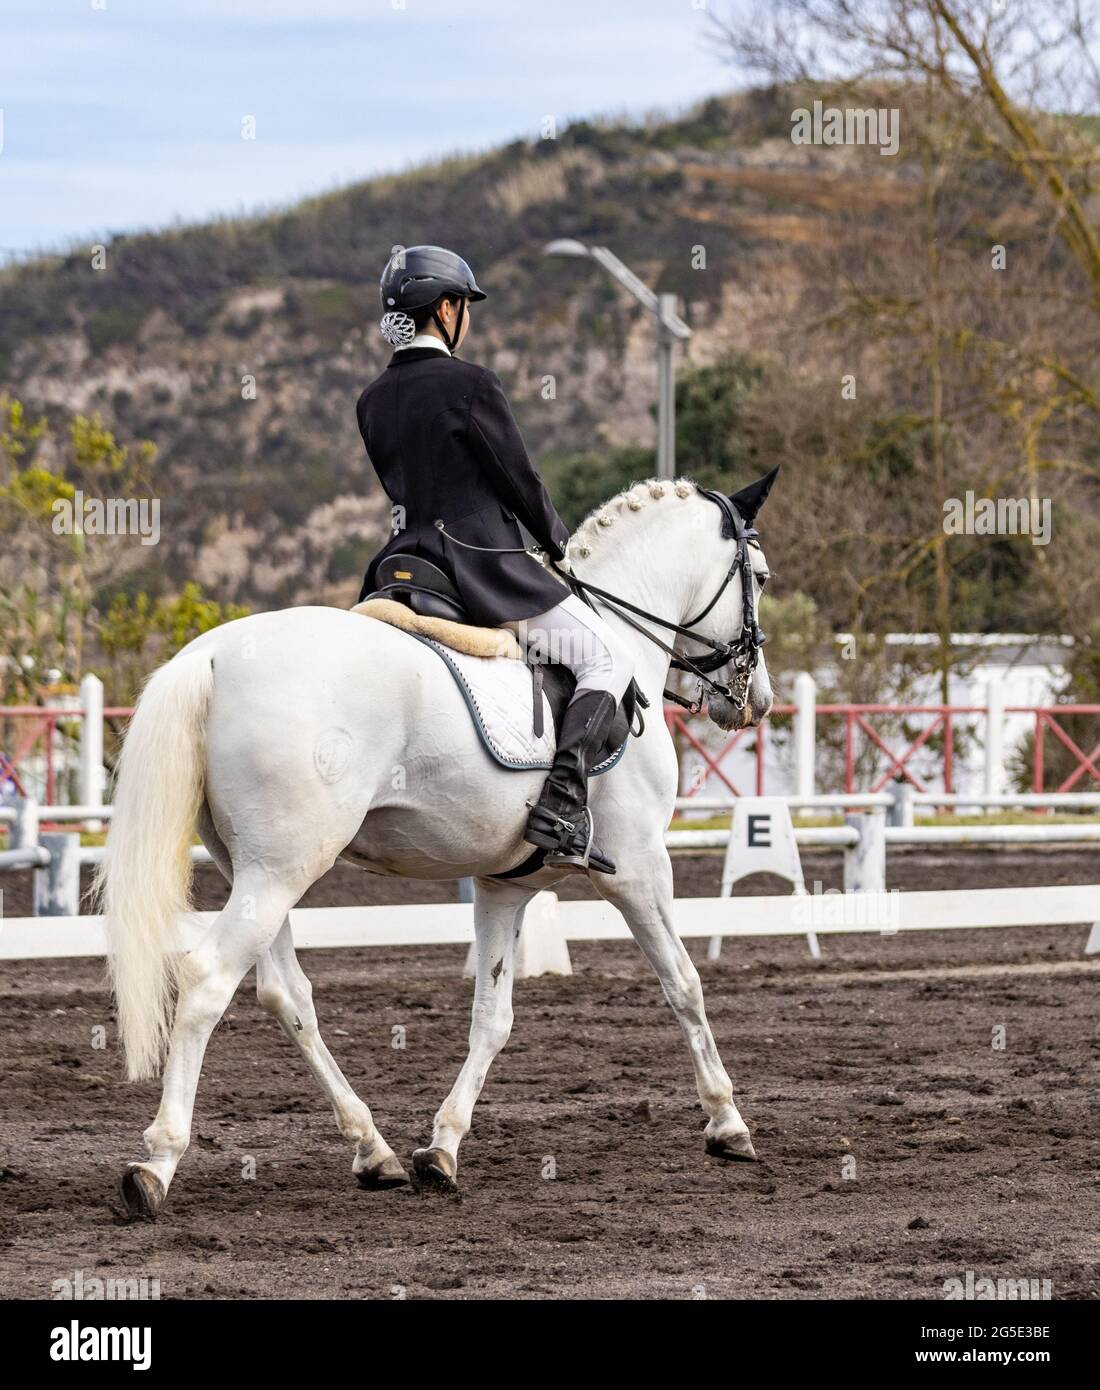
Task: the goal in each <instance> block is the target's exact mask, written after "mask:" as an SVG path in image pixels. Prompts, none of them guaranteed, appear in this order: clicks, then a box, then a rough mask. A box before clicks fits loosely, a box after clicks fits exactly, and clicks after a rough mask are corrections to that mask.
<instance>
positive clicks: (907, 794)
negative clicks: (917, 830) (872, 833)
mask: <svg viewBox="0 0 1100 1390" xmlns="http://www.w3.org/2000/svg"><path fill="white" fill-rule="evenodd" d="M886 794H887V796H889V797H891V798H892V800H893V805H892V806H891V807H890V809H889V813H888V815H887V818H886V824H887V825H902V826H905V827H906V828H908V827H910V826H911V825H912V824H913V795H914V788H913V784H912V783H911V782H891V784H890V786H889V787H888V788H887V791H886Z"/></svg>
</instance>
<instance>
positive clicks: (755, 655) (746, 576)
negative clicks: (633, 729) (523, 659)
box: [435, 487, 768, 714]
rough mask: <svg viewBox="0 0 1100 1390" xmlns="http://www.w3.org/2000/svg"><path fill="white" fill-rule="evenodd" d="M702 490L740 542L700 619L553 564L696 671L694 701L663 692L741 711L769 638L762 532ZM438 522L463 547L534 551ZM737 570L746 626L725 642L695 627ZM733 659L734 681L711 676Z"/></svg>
mask: <svg viewBox="0 0 1100 1390" xmlns="http://www.w3.org/2000/svg"><path fill="white" fill-rule="evenodd" d="M696 491H697V492H698V494H699V496H700V497H706V498H707V499H708V501H711V502H713V503H714V505H715V506H716V507H717V508H718V510H719V511H720V512H721V513H722V516H723V517H724V518H725V520H726V525H727V526H728V527H729V530H730V531H731V533H732V535H733V539H734V540H735V541H736V542H737V548H736V550H735V551H734V555H733V560H732V562H731V564H730V567H729V569H728V570H727V571H726V577H725V578H724V579H723V580H722V582H721V584H719V586H718V588H717V589H716V590H715V593H714V596H713V598H712V599H711V601H710V602H709V603H708V604H707V606H706V607H705V608H704V609H702V610H701V611H700V612H699V613H696V615H695V617H694V618H689V619H688V621H687V622H686V623H674V622H672V620H671V619H670V618H661V617H658V615H657V614H656V613H650V612H649V611H648V610H647V609H645V608H639V607H638V606H637V605H636V604H633V603H630V602H629V600H627V599H625V598H620V597H619V595H618V594H611V593H608V591H607V590H606V589H601V588H598V587H597V586H596V585H595V584H590V583H589V582H588V581H587V580H585V579H580V578H578V576H577V575H575V574H572V573H571V572H570V571H568V570H563V569H559V568H558V566H557V564H555V563H553V562H551V564H550V569H551V570H552V571H553V572H554V574H556V575H557V576H558V578H559V579H562V580H564V581H565V583H566V584H568V585H569V587H570V589H571V590H572V591H573V593H575V594H576V595H577V596H578V598H581V599H583V600H584V601H585V603H587V604H588V606H589V608H592V609H595V607H596V605H595V604H594V603H593V602H592V599H591V598H590V597H589V595H590V594H591V595H595V597H596V598H598V599H600V600H601V602H602V603H603V604H604V606H605V607H607V608H610V609H611V611H612V612H613V613H614V614H616V616H617V617H620V618H622V620H623V622H624V623H628V624H629V625H630V626H631V627H632V628H634V629H635V630H636V631H638V632H640V633H641V634H642V636H643V637H644V638H646V640H647V641H649V642H652V643H653V644H654V645H655V646H658V647H660V648H661V650H662V651H663V652H667V653H668V655H669V656H670V657H671V658H672V660H671V662H670V663H669V664H670V665H671V666H672V667H674V668H675V669H676V670H677V671H690V672H691V674H692V675H693V676H695V677H696V678H697V680H698V682H699V689H698V693H697V695H696V698H695V699H694V700H685V699H684V697H683V696H682V695H680V694H678V693H677V692H676V691H675V690H666V691H664V692H663V693H664V696H665V699H666V700H672V701H674V702H675V703H676V704H678V705H682V706H683V707H684V709H686V710H688V711H689V712H690V713H691V714H698V712H699V711H700V710H701V709H702V707H703V693H704V691H705V692H706V694H708V695H719V696H721V697H722V699H724V700H728V701H729V702H730V704H731V705H732V706H733V707H734V709H735V710H736V711H738V713H740V712H741V711H742V710H743V709H744V708H745V705H746V703H747V702H748V698H749V683H750V681H751V680H752V674H753V672H754V671H755V670H756V667H757V664H758V663H759V661H760V648H761V647H762V646H763V645H764V643H765V642H766V641H767V640H768V639H767V638H766V637H765V635H764V633H763V632H761V630H760V624H759V623H758V622H757V620H756V594H755V592H754V590H753V572H752V556H751V555H750V553H749V547H750V546H756V548H757V549H759V546H758V544H757V537H758V535H759V532H758V531H757V530H756V527H755V526H749V525H748V524H747V523H746V522H745V520H744V518H743V517H742V516H741V513H740V512H739V511H738V510H737V508H736V507H735V506H734V504H733V502H732V501H731V499H730V498H728V497H727V496H726V494H725V493H724V492H718V491H716V490H714V489H712V488H705V487H697V488H696ZM435 524H436V527H437V529H438V530H439V531H440V532H441V533H442V534H443V535H444V536H445V537H446V539H447V540H449V541H453V542H454V543H455V544H456V545H460V546H462V547H463V549H464V550H482V551H486V552H490V553H492V554H496V555H511V554H517V555H523V554H527V553H528V551H527V548H526V546H495V545H471V544H470V543H469V542H468V541H460V540H459V539H458V537H457V536H452V535H451V534H450V533H449V532H448V531H447V530H446V529H445V528H444V525H443V522H442V521H437V522H436V523H435ZM737 573H740V575H741V631H740V632H739V633H738V635H737V636H736V637H735V638H734V639H733V641H732V642H719V641H717V640H716V639H715V638H713V637H706V636H704V635H703V633H701V632H694V631H693V630H692V629H693V628H694V627H695V624H696V623H701V622H702V621H703V619H704V618H705V617H706V616H707V614H708V613H710V612H711V610H712V609H713V608H714V606H715V604H716V603H718V601H719V600H720V599H721V597H722V595H723V594H724V593H725V592H726V590H727V589H728V588H729V586H730V582H731V581H732V579H733V576H734V575H735V574H737ZM624 610H625V611H624ZM631 613H636V614H637V616H638V617H639V618H644V619H645V620H646V622H650V623H656V624H657V625H658V627H665V628H668V630H669V631H670V632H675V633H677V634H678V635H679V636H680V637H688V638H690V639H691V640H692V641H693V642H699V643H701V644H702V645H703V646H704V647H709V648H710V655H709V656H700V657H694V658H693V657H689V656H680V655H679V654H678V653H677V651H676V648H675V647H674V646H671V647H670V646H669V645H668V643H667V642H662V641H661V639H660V638H659V637H657V636H655V635H654V634H653V633H652V632H650V631H649V629H648V628H647V627H643V625H642V624H641V623H639V622H635V620H634V619H633V618H632V617H631V616H630V614H631ZM730 663H732V664H733V677H732V679H731V680H730V681H728V682H725V683H724V682H722V681H716V680H711V677H710V673H711V672H712V671H717V670H718V669H719V668H720V667H722V666H727V665H729V664H730ZM646 703H648V702H646Z"/></svg>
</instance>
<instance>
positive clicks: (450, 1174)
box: [413, 1149, 458, 1192]
mask: <svg viewBox="0 0 1100 1390" xmlns="http://www.w3.org/2000/svg"><path fill="white" fill-rule="evenodd" d="M413 1173H414V1174H415V1176H416V1179H417V1183H418V1185H419V1186H421V1187H435V1188H438V1189H439V1190H440V1191H441V1192H457V1191H458V1182H457V1179H456V1174H457V1173H458V1164H457V1163H456V1162H455V1160H454V1159H453V1158H452V1157H451V1155H450V1154H449V1153H448V1152H447V1151H446V1149H416V1150H415V1151H414V1153H413Z"/></svg>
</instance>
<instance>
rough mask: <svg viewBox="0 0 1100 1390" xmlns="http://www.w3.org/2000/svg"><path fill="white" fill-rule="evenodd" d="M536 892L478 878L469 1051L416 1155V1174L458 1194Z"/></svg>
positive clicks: (506, 1025) (508, 1013) (506, 1022)
mask: <svg viewBox="0 0 1100 1390" xmlns="http://www.w3.org/2000/svg"><path fill="white" fill-rule="evenodd" d="M533 896H534V889H532V888H522V887H519V886H518V885H513V884H510V883H500V882H497V881H495V880H492V879H484V878H479V879H478V880H477V884H476V892H475V896H474V930H475V932H476V934H477V982H476V984H475V985H474V1007H473V1014H472V1017H471V1019H470V1050H469V1053H468V1055H467V1057H466V1061H465V1062H464V1063H463V1064H462V1070H461V1071H460V1072H459V1074H458V1079H457V1080H456V1081H455V1084H454V1086H453V1087H452V1088H451V1093H450V1095H449V1096H448V1097H447V1099H446V1100H445V1101H444V1102H443V1104H442V1105H441V1106H440V1107H439V1110H438V1112H437V1113H436V1117H435V1124H434V1126H433V1128H432V1142H431V1145H430V1147H429V1148H426V1149H417V1150H416V1152H415V1153H414V1154H413V1171H414V1172H415V1173H416V1176H417V1178H418V1179H419V1180H420V1181H421V1182H424V1183H427V1184H429V1185H432V1186H435V1187H441V1188H443V1189H444V1190H446V1191H451V1192H453V1191H454V1190H455V1189H456V1188H457V1186H458V1183H457V1181H456V1176H457V1173H458V1146H459V1144H461V1143H462V1140H463V1139H464V1138H465V1137H466V1135H467V1134H468V1133H469V1130H470V1123H471V1120H472V1118H473V1113H474V1104H475V1102H476V1101H477V1098H478V1096H479V1095H480V1094H481V1088H482V1086H484V1085H485V1076H486V1073H487V1072H488V1070H489V1067H490V1066H491V1064H492V1061H493V1058H494V1057H496V1055H497V1053H498V1052H499V1051H500V1049H501V1048H502V1047H503V1046H504V1044H505V1043H506V1042H507V1041H508V1035H509V1034H510V1033H511V1031H512V979H513V968H512V959H513V954H514V952H515V946H516V941H517V940H518V939H519V933H520V928H521V927H522V925H523V910H524V908H525V907H526V906H527V904H528V902H529V901H530V900H531V898H532V897H533Z"/></svg>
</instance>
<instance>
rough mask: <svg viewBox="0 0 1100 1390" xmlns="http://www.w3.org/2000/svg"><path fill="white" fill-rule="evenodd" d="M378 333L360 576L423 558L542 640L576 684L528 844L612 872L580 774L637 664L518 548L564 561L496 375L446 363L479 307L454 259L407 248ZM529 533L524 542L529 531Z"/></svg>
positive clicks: (478, 619)
mask: <svg viewBox="0 0 1100 1390" xmlns="http://www.w3.org/2000/svg"><path fill="white" fill-rule="evenodd" d="M381 290H382V310H383V316H382V323H381V328H382V334H383V336H384V337H385V339H386V341H387V342H388V343H390V344H391V346H393V347H394V348H395V351H394V354H393V356H392V358H391V359H390V362H389V365H388V366H387V367H386V370H385V371H384V372H383V373H382V374H381V376H379V377H377V378H376V379H375V380H374V381H372V382H371V384H370V385H369V386H368V387H367V388H366V390H365V391H364V392H363V394H362V395H361V396H360V397H359V404H358V407H357V412H356V413H357V415H358V419H359V431H360V433H361V434H362V436H363V443H364V444H365V445H366V448H367V454H368V456H369V458H370V461H371V463H372V464H373V466H374V469H375V472H376V473H377V474H378V478H379V481H380V482H381V484H382V487H383V488H384V490H385V492H386V495H387V496H388V497H389V499H390V501H391V502H392V503H393V508H394V510H393V516H394V528H393V534H392V536H391V537H390V540H389V541H388V542H387V544H386V545H385V546H384V547H383V549H382V550H381V551H380V552H379V553H378V554H377V555H376V556H375V557H374V559H373V560H372V561H371V564H370V566H369V568H368V570H367V574H366V578H365V580H364V582H363V588H362V592H361V594H360V598H361V599H362V598H365V597H366V596H367V595H368V594H370V593H371V592H372V591H373V590H374V589H376V588H377V587H378V583H377V580H376V576H377V571H378V566H379V564H380V563H381V561H383V560H384V559H385V558H386V557H387V556H389V555H390V554H394V553H401V554H409V553H412V554H416V555H421V556H423V557H424V558H425V559H427V560H431V561H432V562H433V563H434V564H436V565H438V566H439V567H440V568H441V569H442V570H444V571H445V573H446V574H448V575H449V576H450V578H451V579H452V581H453V583H454V585H455V587H456V589H457V590H458V592H459V594H460V595H461V598H462V601H463V604H464V606H465V608H466V611H467V613H468V614H469V620H470V622H471V623H476V624H479V625H483V626H491V627H501V626H504V627H510V628H511V629H512V630H513V631H521V630H522V629H526V631H527V634H528V635H530V634H531V633H532V632H533V631H536V630H537V632H538V635H539V640H540V644H541V643H545V644H546V645H547V646H548V648H549V651H550V652H551V653H552V654H553V657H554V659H555V660H560V661H562V662H563V663H564V664H565V665H567V666H569V667H570V668H571V669H572V670H573V672H574V673H575V674H576V677H577V687H576V691H575V692H574V695H573V699H572V701H571V702H570V704H569V707H568V709H567V710H566V712H565V717H564V721H563V724H562V729H561V734H560V736H559V738H558V746H557V752H556V753H555V756H554V763H553V766H552V768H551V769H550V772H549V775H548V776H547V778H546V783H545V785H544V787H543V789H542V794H541V795H540V797H539V799H538V801H537V802H536V803H535V804H534V805H533V806H532V808H531V813H530V816H529V817H528V820H527V826H526V830H525V832H524V838H525V839H526V840H527V841H528V842H529V843H531V844H534V845H540V846H542V848H543V849H544V850H545V851H546V857H545V863H547V864H550V865H560V866H569V867H575V868H579V869H598V870H600V871H602V872H604V873H614V872H615V865H614V863H612V861H611V860H609V859H608V858H607V856H606V855H603V854H602V853H601V852H600V851H599V850H598V849H597V848H596V847H595V845H594V837H593V834H592V823H591V816H590V813H588V812H587V801H588V770H589V767H590V766H591V765H592V760H593V756H594V755H595V754H596V753H597V752H598V750H599V749H600V748H601V747H602V746H603V743H604V740H605V738H606V736H607V733H608V730H609V728H610V725H611V720H612V718H613V716H614V714H615V710H616V708H617V706H618V703H619V701H620V700H621V699H622V697H623V695H624V693H625V692H626V689H627V687H628V685H629V684H630V681H631V678H632V676H633V669H634V663H633V657H632V656H631V654H630V653H629V651H628V650H627V649H626V648H625V647H624V645H623V643H622V642H621V641H620V640H619V638H618V637H616V635H615V634H614V633H613V632H612V631H611V629H610V628H609V627H608V625H607V624H606V623H605V622H604V620H603V619H602V618H601V617H600V616H599V615H598V614H597V613H595V612H594V611H593V610H592V609H591V608H590V607H589V606H588V605H587V604H586V603H584V601H583V600H582V599H580V598H578V597H577V596H576V595H575V594H573V593H571V592H570V591H569V589H568V588H567V587H566V586H565V584H564V583H563V581H561V580H560V579H557V578H556V577H555V576H554V575H553V574H552V573H551V572H550V571H549V570H548V569H546V568H544V566H543V565H541V564H540V563H539V562H538V560H536V559H535V558H534V557H533V556H532V555H530V554H528V553H527V552H526V550H525V548H524V547H525V543H527V544H529V539H528V537H533V538H534V540H535V542H537V544H538V545H539V546H540V547H541V548H542V549H543V550H545V551H546V552H547V553H548V554H549V555H550V556H551V557H552V558H553V559H554V560H562V559H564V556H565V547H566V544H567V542H568V540H569V532H568V530H567V529H566V527H565V525H564V523H563V522H562V520H561V518H560V517H559V516H558V514H557V512H556V511H555V510H554V506H553V503H552V502H551V501H550V498H549V495H548V494H547V491H546V488H545V486H544V485H543V482H542V479H541V478H540V477H539V475H538V472H537V471H536V469H535V467H534V465H533V464H532V462H531V460H530V459H529V458H528V456H527V450H526V448H525V447H524V443H523V439H522V437H521V435H520V432H519V429H518V427H517V425H516V422H515V420H514V419H513V417H512V412H511V410H510V409H509V406H508V401H507V399H506V398H505V395H504V390H503V388H502V386H501V383H500V378H499V377H497V376H496V375H495V373H493V372H491V371H489V370H488V368H486V367H479V366H475V365H474V364H473V363H470V362H464V361H461V360H460V359H459V358H458V357H456V356H455V353H456V352H457V350H458V348H459V346H460V345H461V344H462V342H463V340H464V339H465V337H466V335H467V333H468V331H469V328H470V305H471V304H473V303H476V302H477V301H479V300H482V299H484V298H485V294H484V292H483V291H482V290H480V289H479V288H478V286H477V282H476V281H475V280H474V276H473V272H472V271H471V270H470V267H469V266H468V265H467V264H466V262H465V261H464V260H462V258H461V257H460V256H457V255H455V253H454V252H453V251H446V250H444V249H443V248H442V247H440V246H411V247H408V248H404V249H399V250H397V251H396V252H395V253H394V255H393V256H391V258H390V261H389V263H388V264H387V266H386V269H385V271H384V273H383V275H382V283H381ZM525 531H526V533H528V536H525V535H524V532H525Z"/></svg>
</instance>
